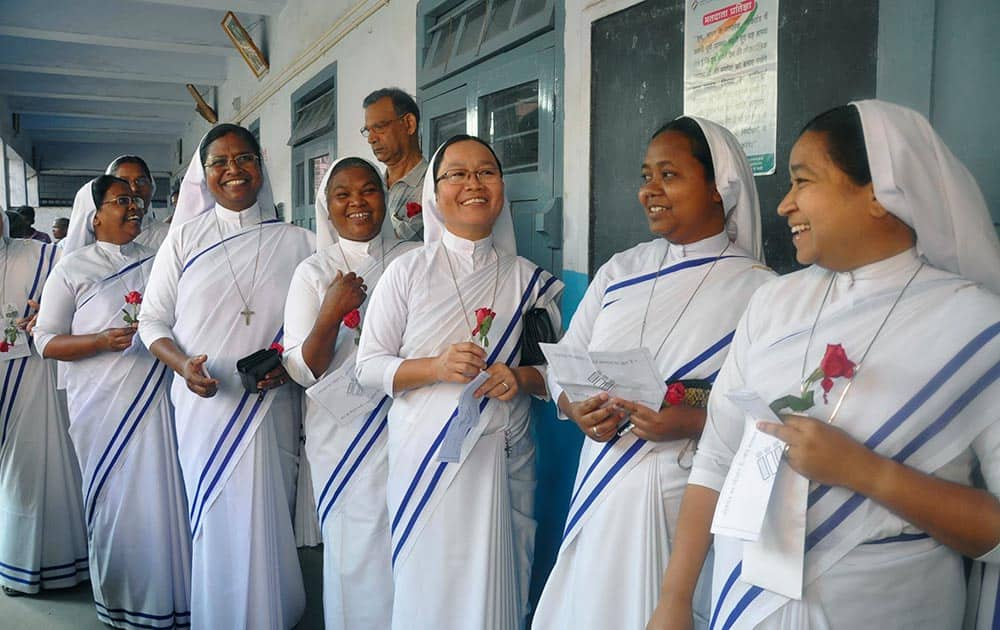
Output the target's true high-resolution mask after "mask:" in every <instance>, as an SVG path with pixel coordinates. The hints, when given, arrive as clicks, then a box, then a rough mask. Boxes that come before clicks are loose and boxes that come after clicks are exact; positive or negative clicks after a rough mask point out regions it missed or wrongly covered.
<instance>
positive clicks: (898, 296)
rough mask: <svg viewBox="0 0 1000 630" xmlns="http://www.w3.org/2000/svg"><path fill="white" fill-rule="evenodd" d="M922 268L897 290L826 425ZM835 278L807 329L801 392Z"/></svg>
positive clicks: (834, 415) (835, 413)
mask: <svg viewBox="0 0 1000 630" xmlns="http://www.w3.org/2000/svg"><path fill="white" fill-rule="evenodd" d="M923 268H924V263H923V262H921V263H920V266H918V267H917V270H916V271H914V272H913V275H911V276H910V279H909V280H907V281H906V284H904V285H903V288H901V289H900V290H899V293H898V294H896V299H895V300H893V302H892V305H891V306H890V307H889V310H888V312H886V314H885V317H883V318H882V322H881V323H880V324H879V325H878V328H876V329H875V334H874V335H872V338H871V340H870V341H869V342H868V345H867V346H866V347H865V351H864V352H863V353H861V358H860V359H858V362H857V363H856V364H855V366H854V376H852V377H851V378H849V379H848V380H847V385H846V386H845V387H844V391H842V392H841V393H840V397H839V398H838V399H837V404H836V405H834V407H833V413H831V414H830V419H829V420H827V423H828V424H833V421H834V420H835V419H836V418H837V413H839V412H840V406H841V405H842V404H843V402H844V398H846V397H847V392H849V391H851V386H852V385H854V379H855V378H857V376H858V372H859V371H861V366H862V364H864V362H865V359H866V358H867V357H868V353H869V352H870V351H871V349H872V346H873V345H875V340H876V339H878V336H879V334H880V333H881V332H882V329H883V328H885V324H886V322H888V321H889V316H890V315H892V312H893V311H895V310H896V306H897V305H898V304H899V302H900V300H902V299H903V294H904V293H906V290H907V289H908V288H910V285H911V284H913V281H914V280H915V279H916V277H917V274H918V273H920V270H921V269H923ZM836 277H837V275H836V273H834V272H830V282H829V284H827V285H826V292H825V293H823V300H822V301H821V302H820V303H819V309H818V310H817V311H816V319H815V320H813V324H812V328H810V329H809V339H808V340H806V350H805V352H804V353H802V369H801V372H800V374H799V377H800V379H801V384H802V388H803V390H804V387H805V379H806V365H807V363H808V360H809V346H811V345H812V340H813V334H814V333H815V332H816V325H817V324H818V323H819V318H820V315H822V314H823V307H824V306H826V300H827V298H828V297H830V289H832V288H833V281H834V280H835V279H836ZM803 393H804V391H803Z"/></svg>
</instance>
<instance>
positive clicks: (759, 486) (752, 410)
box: [712, 391, 785, 541]
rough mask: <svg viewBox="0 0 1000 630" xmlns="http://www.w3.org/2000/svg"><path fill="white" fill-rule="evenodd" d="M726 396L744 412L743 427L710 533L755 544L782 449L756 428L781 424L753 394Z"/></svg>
mask: <svg viewBox="0 0 1000 630" xmlns="http://www.w3.org/2000/svg"><path fill="white" fill-rule="evenodd" d="M726 396H727V397H728V398H729V400H731V401H733V403H734V404H735V405H736V406H737V407H739V408H740V409H742V410H743V414H744V418H745V422H746V425H745V426H744V427H743V440H742V441H741V442H740V448H739V450H737V451H736V455H735V456H734V457H733V461H732V464H730V466H729V474H728V475H726V481H725V483H723V484H722V491H721V492H720V493H719V502H718V503H717V504H716V508H715V518H714V519H712V533H713V534H721V535H723V536H730V537H732V538H739V539H740V540H753V541H755V540H758V539H759V538H760V530H761V526H762V525H763V523H764V514H765V513H766V511H767V504H768V501H769V500H770V498H771V491H772V489H773V488H774V480H775V478H776V477H777V473H778V467H779V466H780V465H781V455H782V449H783V448H784V446H785V443H784V442H782V441H781V440H779V439H778V438H776V437H773V436H770V435H767V434H766V433H761V432H760V431H758V430H757V426H756V425H757V421H758V420H769V421H771V422H781V420H779V419H778V416H776V415H774V412H773V411H771V408H770V407H768V406H767V403H765V402H764V401H763V400H761V398H760V396H758V395H757V394H755V393H753V392H746V391H735V392H729V393H728V394H727V395H726Z"/></svg>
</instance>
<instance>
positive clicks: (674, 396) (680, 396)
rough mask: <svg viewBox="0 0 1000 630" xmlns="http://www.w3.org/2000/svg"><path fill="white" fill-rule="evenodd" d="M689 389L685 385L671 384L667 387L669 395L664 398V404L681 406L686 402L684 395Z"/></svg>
mask: <svg viewBox="0 0 1000 630" xmlns="http://www.w3.org/2000/svg"><path fill="white" fill-rule="evenodd" d="M686 392H687V388H685V387H684V383H671V384H670V385H668V386H667V395H666V396H664V397H663V400H664V402H666V403H667V404H668V405H670V406H674V405H680V404H682V403H683V402H684V394H685V393H686Z"/></svg>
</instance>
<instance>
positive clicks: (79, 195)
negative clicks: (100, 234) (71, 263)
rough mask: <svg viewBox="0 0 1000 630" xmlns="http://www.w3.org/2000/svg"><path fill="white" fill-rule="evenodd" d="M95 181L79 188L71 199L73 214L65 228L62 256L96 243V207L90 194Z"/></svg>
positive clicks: (92, 195) (92, 194)
mask: <svg viewBox="0 0 1000 630" xmlns="http://www.w3.org/2000/svg"><path fill="white" fill-rule="evenodd" d="M95 181H97V180H96V178H95V179H92V180H90V181H89V182H87V183H86V184H84V185H83V186H81V187H80V190H78V191H76V197H74V198H73V213H72V214H70V215H69V227H68V228H66V238H64V239H63V244H62V250H63V256H65V255H66V254H68V253H70V252H71V251H73V250H76V249H80V248H81V247H86V246H87V245H90V244H92V243H94V242H95V241H97V236H96V235H95V234H94V215H95V214H97V206H96V205H94V193H93V192H92V190H93V186H94V182H95Z"/></svg>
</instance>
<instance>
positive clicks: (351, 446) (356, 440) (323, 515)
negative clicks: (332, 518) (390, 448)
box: [316, 396, 389, 529]
mask: <svg viewBox="0 0 1000 630" xmlns="http://www.w3.org/2000/svg"><path fill="white" fill-rule="evenodd" d="M388 400H389V397H388V396H383V397H382V400H380V401H379V403H378V405H376V406H375V409H373V410H372V412H371V413H370V414H368V418H367V419H365V422H364V424H363V425H362V426H361V429H360V430H359V431H358V433H357V435H355V436H354V439H353V440H351V443H350V444H349V445H348V446H347V450H345V451H344V454H343V456H342V457H341V458H340V461H339V462H337V465H336V466H335V467H334V469H333V472H331V473H330V477H329V479H327V481H326V485H324V486H323V492H321V493H320V495H319V500H317V501H316V506H317V507H316V515H317V516H318V517H319V520H320V528H321V529H322V527H323V521H325V520H326V514H327V512H329V511H330V508H331V507H333V504H334V503H335V502H336V500H337V495H338V494H340V491H341V489H342V488H343V487H344V484H346V483H347V481H348V480H349V479H350V478H351V475H352V474H353V472H354V470H355V469H356V468H357V466H358V464H360V463H361V460H362V459H364V456H365V454H366V453H367V452H368V448H370V446H371V442H369V444H368V446H367V447H366V448H365V449H364V450H363V451H362V453H361V455H360V456H359V457H358V460H357V463H355V465H354V467H352V468H351V469H350V470H349V471H348V472H347V474H346V475H345V478H344V480H343V482H342V483H341V484H340V486H339V487H338V488H337V490H336V492H335V493H334V496H333V498H332V499H331V500H330V504H329V505H328V506H327V507H326V509H325V510H324V509H322V506H323V504H324V502H325V501H326V494H327V492H329V490H330V487H331V486H332V485H333V481H334V479H336V478H337V475H338V474H339V473H340V471H341V469H342V468H343V467H344V466H345V465H346V464H347V460H349V459H350V458H351V454H352V453H353V452H354V449H355V448H356V447H357V445H358V444H359V443H360V442H361V438H362V437H364V435H365V433H366V432H367V431H368V427H370V426H371V424H372V422H374V421H375V418H376V417H377V416H378V414H379V412H380V411H381V410H382V408H383V407H384V406H385V403H386V402H388ZM379 432H380V431H377V432H376V437H377V435H378V433H379ZM372 440H373V441H374V438H373V439H372Z"/></svg>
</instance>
